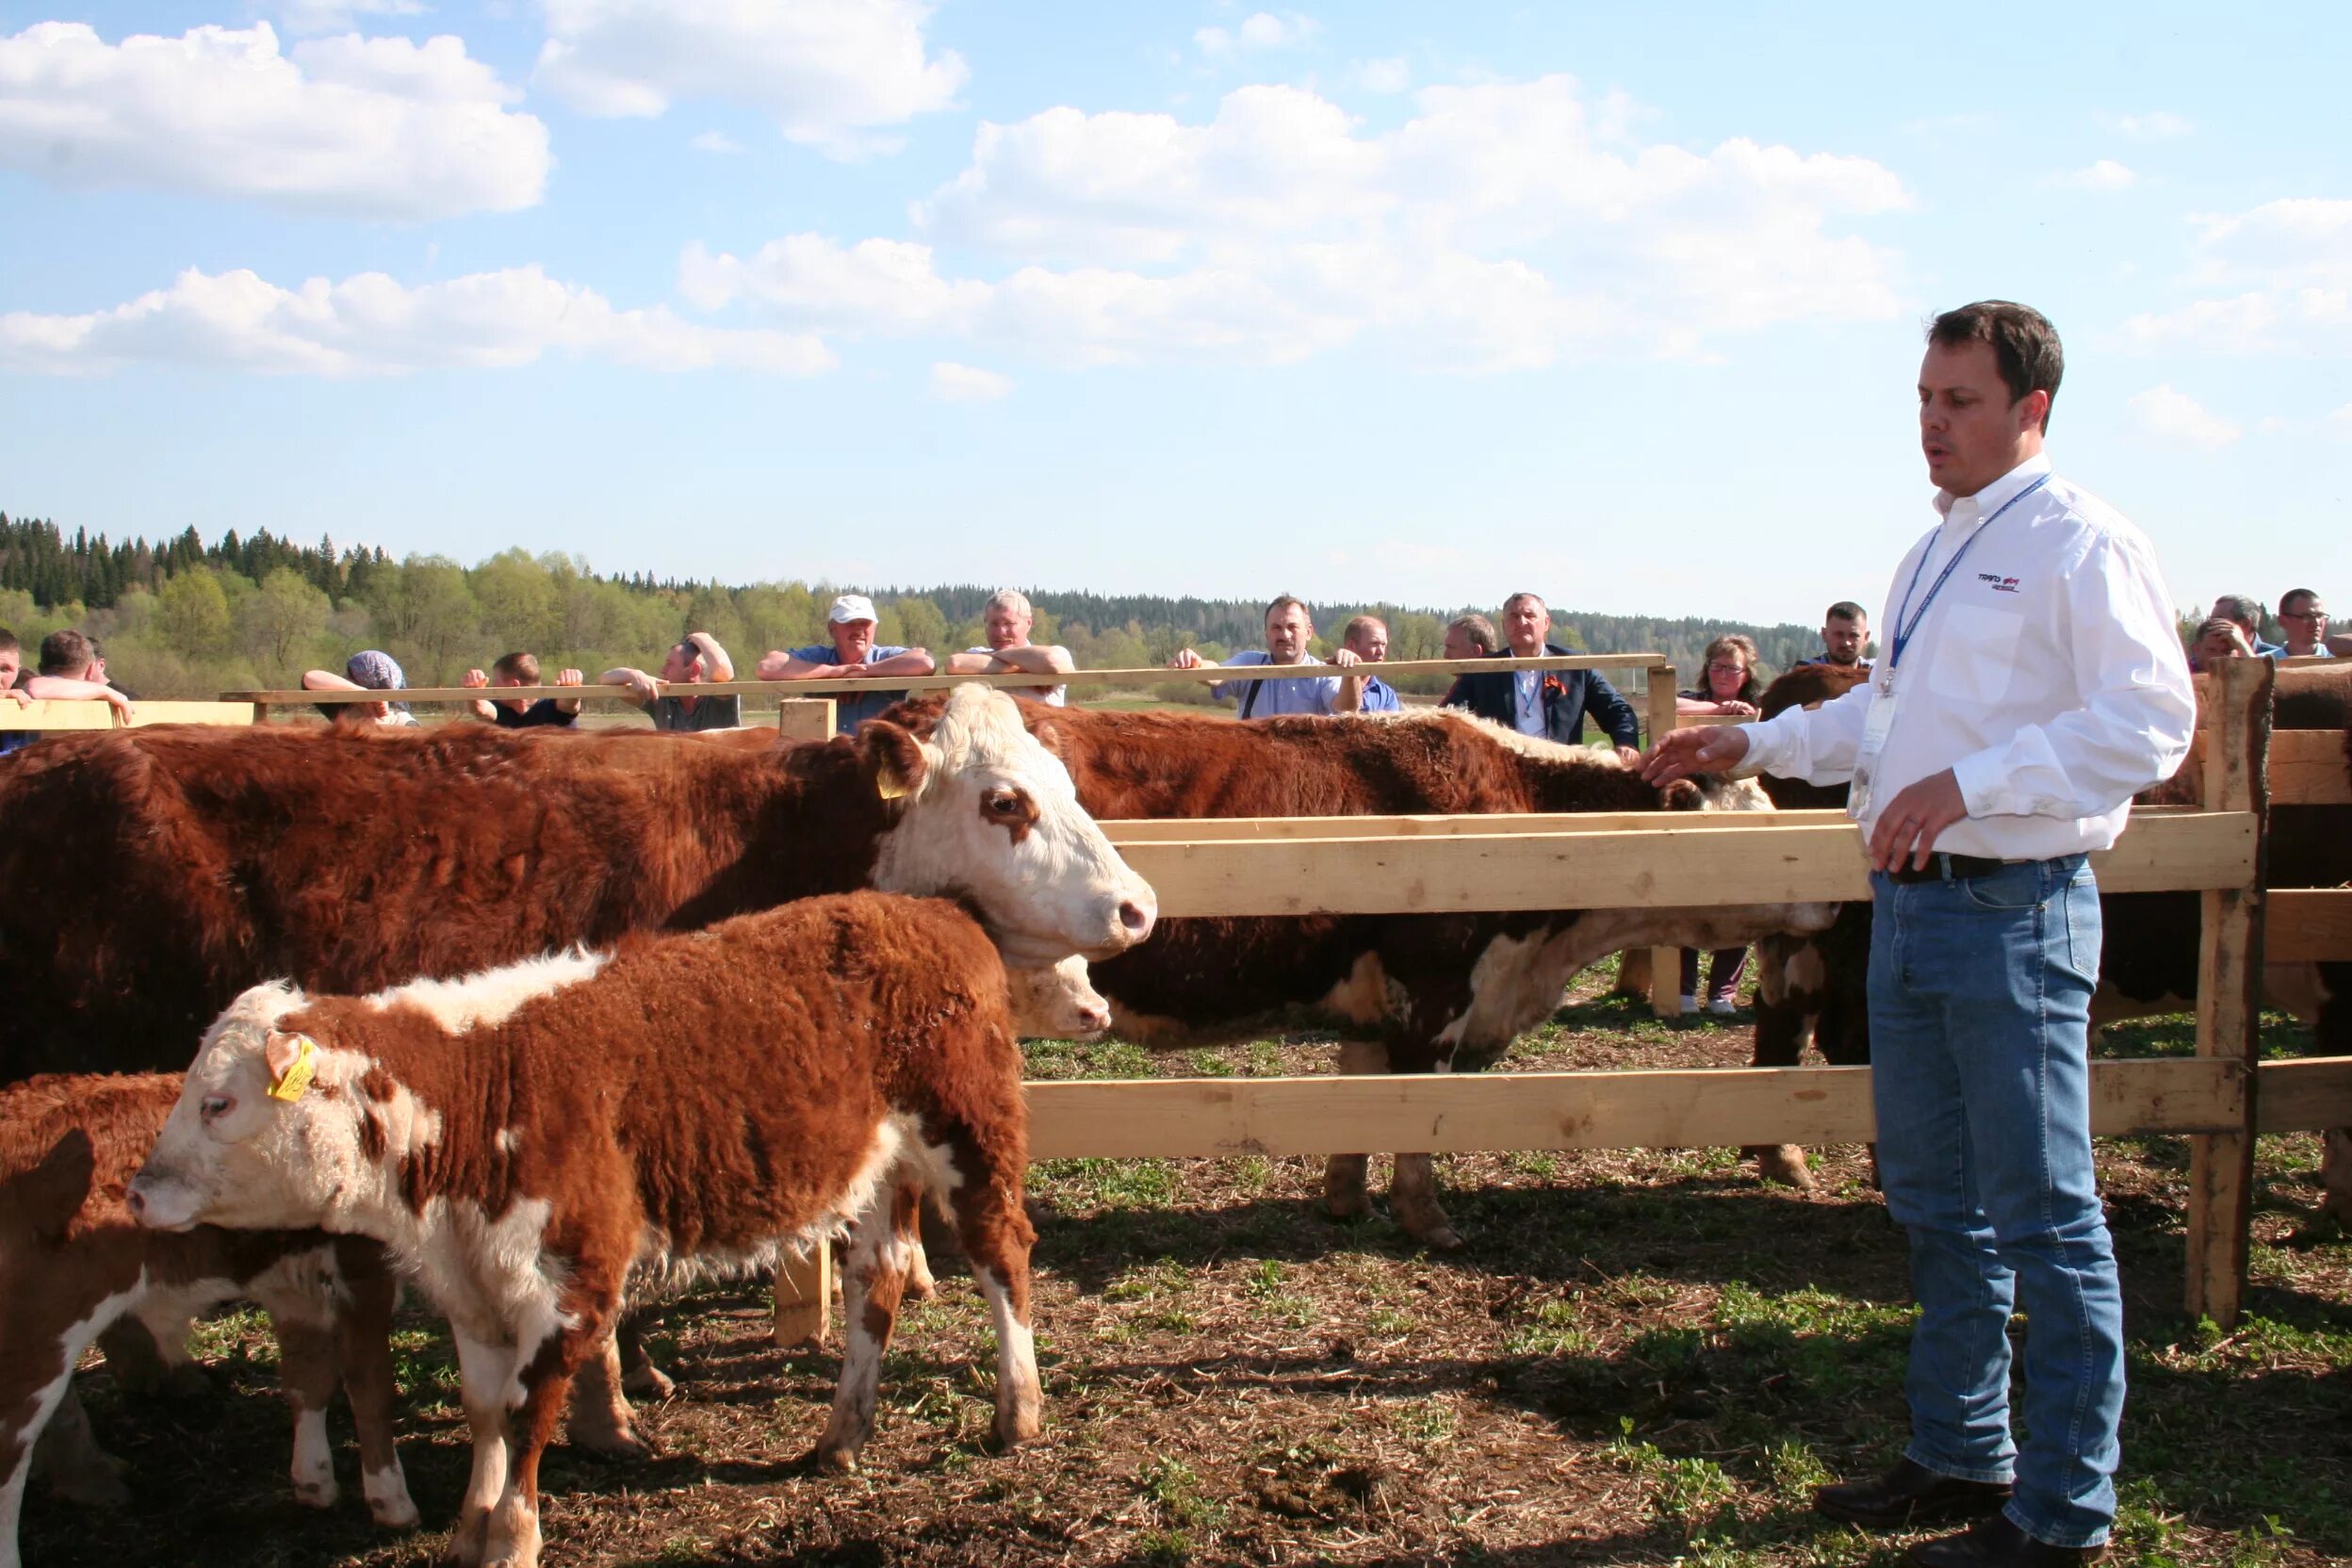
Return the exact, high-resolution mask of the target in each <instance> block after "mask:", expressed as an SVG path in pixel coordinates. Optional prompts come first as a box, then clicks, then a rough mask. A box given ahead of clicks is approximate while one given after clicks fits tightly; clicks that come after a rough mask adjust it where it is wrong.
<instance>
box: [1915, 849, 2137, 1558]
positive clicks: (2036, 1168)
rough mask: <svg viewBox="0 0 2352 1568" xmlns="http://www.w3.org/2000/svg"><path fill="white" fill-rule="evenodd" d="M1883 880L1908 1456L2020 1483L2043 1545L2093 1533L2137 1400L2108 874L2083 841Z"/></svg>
mask: <svg viewBox="0 0 2352 1568" xmlns="http://www.w3.org/2000/svg"><path fill="white" fill-rule="evenodd" d="M1870 892H1871V895H1872V897H1873V898H1874V899H1875V900H1876V907H1875V910H1874V912H1873V917H1872V923H1871V933H1870V1067H1871V1086H1872V1094H1873V1098H1874V1099H1875V1102H1876V1104H1877V1109H1878V1162H1879V1174H1880V1176H1881V1178H1882V1180H1883V1182H1884V1183H1885V1185H1886V1191H1887V1210H1888V1212H1889V1213H1891V1214H1892V1215H1893V1216H1894V1217H1895V1218H1896V1219H1897V1220H1898V1221H1899V1222H1901V1223H1902V1224H1903V1226H1904V1227H1905V1228H1906V1229H1907V1230H1908V1231H1909V1232H1910V1233H1911V1284H1912V1289H1913V1291H1914V1293H1915V1294H1916V1295H1917V1296H1918V1297H1919V1328H1918V1329H1917V1330H1916V1331H1914V1333H1913V1334H1912V1338H1911V1371H1910V1376H1909V1379H1908V1380H1907V1381H1906V1383H1905V1392H1906V1393H1907V1395H1908V1396H1909V1398H1910V1402H1911V1446H1910V1447H1909V1448H1908V1450H1906V1451H1907V1453H1908V1455H1909V1457H1910V1458H1911V1459H1912V1460H1914V1461H1916V1462H1918V1463H1919V1464H1921V1465H1923V1466H1925V1467H1926V1468H1927V1469H1929V1470H1932V1471H1934V1472H1936V1474H1937V1475H1942V1476H1954V1477H1958V1478H1962V1479H1964V1480H1977V1481H2003V1480H2011V1479H2014V1480H2015V1482H2016V1486H2017V1491H2016V1495H2014V1497H2013V1498H2012V1499H2011V1501H2010V1503H2009V1506H2008V1515H2009V1518H2010V1520H2011V1522H2012V1523H2014V1524H2016V1525H2017V1527H2019V1528H2020V1529H2022V1530H2024V1531H2025V1532H2026V1533H2027V1534H2029V1535H2031V1536H2033V1537H2034V1539H2035V1540H2037V1541H2043V1542H2047V1543H2049V1544H2051V1545H2054V1546H2093V1545H2098V1544H2100V1543H2102V1542H2104V1541H2105V1540H2106V1539H2107V1532H2108V1527H2110V1526H2111V1525H2112V1524H2113V1523H2114V1522H2115V1479H2114V1477H2115V1463H2116V1461H2117V1459H2118V1457H2119V1445H2118V1443H2117V1441H2116V1427H2117V1424H2118V1423H2119V1422H2120V1420H2121V1418H2122V1415H2123V1293H2122V1288H2121V1284H2120V1282H2119V1281H2118V1280H2117V1278H2116V1273H2115V1247H2114V1244H2113V1242H2112V1241H2110V1239H2109V1238H2108V1234H2107V1221H2106V1217H2105V1215H2104V1214H2103V1213H2102V1212H2101V1210H2100V1208H2099V1184H2098V1178H2097V1174H2096V1172H2095V1171H2094V1170H2093V1168H2092V1162H2091V1124H2090V1068H2089V1063H2088V1060H2087V1057H2088V1053H2089V1045H2090V1003H2091V992H2092V991H2093V989H2095V988H2096V987H2097V985H2098V976H2099V890H2098V889H2097V888H2096V887H2095V886H2094V885H2093V884H2092V881H2091V872H2090V867H2089V866H2088V864H2086V863H2085V861H2084V860H2083V858H2082V857H2081V856H2079V855H2074V856H2066V857H2064V858H2059V859H2055V860H2045V861H2032V862H2025V863H2021V864H2016V865H2010V866H2005V867H2003V868H2002V869H2001V871H2000V872H1998V873H1997V874H1993V875H1990V876H1981V877H1973V878H1968V879H1966V880H1961V881H1937V882H1924V883H1915V884H1912V885H1910V886H1906V887H1898V886H1897V885H1895V884H1894V883H1893V882H1890V881H1889V880H1887V877H1886V876H1884V875H1873V876H1872V877H1871V878H1870ZM2016 1309H2022V1310H2023V1311H2024V1313H2025V1317H2026V1330H2025V1402H2024V1403H2025V1408H2024V1416H2025V1425H2026V1433H2027V1436H2026V1443H2025V1446H2024V1447H2023V1449H2022V1450H2020V1449H2019V1448H2018V1446H2017V1444H2016V1443H2015V1442H2013V1441H2012V1439H2011V1437H2010V1433H2009V1334H2008V1330H2009V1317H2010V1314H2011V1312H2012V1311H2013V1310H2016Z"/></svg>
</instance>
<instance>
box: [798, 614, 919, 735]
mask: <svg viewBox="0 0 2352 1568" xmlns="http://www.w3.org/2000/svg"><path fill="white" fill-rule="evenodd" d="M874 620H875V616H874V601H873V600H872V599H870V598H868V597H866V596H865V595H863V594H843V595H842V596H841V597H839V598H837V599H835V600H834V601H833V608H832V609H831V610H829V611H827V612H826V613H825V634H826V635H827V636H829V637H831V638H832V639H833V642H832V645H830V646H827V645H825V644H823V643H817V644H812V645H809V646H808V647H805V648H793V649H792V650H791V651H789V652H787V651H785V650H783V649H780V648H778V649H775V650H772V651H770V652H769V654H768V655H767V656H766V657H765V658H763V659H761V660H760V679H762V680H846V679H864V678H869V677H872V678H882V677H886V676H893V675H895V676H926V675H929V674H930V673H931V672H932V670H933V669H934V668H935V666H934V665H933V663H932V661H931V653H930V650H929V649H927V648H901V647H887V646H883V645H878V644H876V643H875V642H874ZM905 695H906V692H905V691H904V690H903V689H897V688H891V689H887V690H880V691H873V692H837V693H835V694H834V697H833V716H834V726H835V727H836V728H838V729H839V730H840V731H841V733H842V734H844V735H855V734H856V733H857V732H858V726H859V725H861V724H864V723H865V722H866V721H867V720H868V719H870V718H873V717H874V715H875V714H876V713H879V712H881V711H882V710H884V709H885V708H888V707H889V706H890V704H892V703H894V702H896V701H898V699H899V698H901V697H903V696H905Z"/></svg>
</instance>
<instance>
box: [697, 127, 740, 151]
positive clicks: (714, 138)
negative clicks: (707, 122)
mask: <svg viewBox="0 0 2352 1568" xmlns="http://www.w3.org/2000/svg"><path fill="white" fill-rule="evenodd" d="M686 145H687V146H689V147H692V148H693V149H694V151H695V152H697V153H716V154H718V155H720V156H722V157H727V156H732V155H734V154H737V153H740V152H742V151H743V143H742V142H740V141H738V140H736V139H734V138H733V137H731V136H729V135H727V133H726V132H725V131H703V132H700V133H698V134H697V135H696V136H695V137H694V139H692V140H690V141H688V142H687V143H686Z"/></svg>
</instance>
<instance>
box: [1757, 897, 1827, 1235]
mask: <svg viewBox="0 0 2352 1568" xmlns="http://www.w3.org/2000/svg"><path fill="white" fill-rule="evenodd" d="M1820 969H1821V956H1820V955H1819V953H1818V952H1817V951H1815V949H1814V947H1813V944H1812V941H1811V939H1809V938H1805V937H1791V936H1776V937H1766V938H1764V939H1762V940H1761V941H1759V942H1757V943H1756V1050H1755V1054H1753V1055H1752V1056H1751V1057H1750V1058H1749V1060H1750V1062H1751V1063H1752V1064H1753V1065H1755V1066H1756V1067H1795V1066H1796V1065H1797V1064H1798V1063H1799V1062H1800V1061H1802V1060H1803V1059H1804V1057H1805V1046H1806V1044H1807V1043H1808V1042H1809V1041H1810V1040H1811V1039H1812V1038H1813V1037H1814V1036H1815V1035H1816V1034H1817V1032H1818V1030H1819V1027H1820V1025H1819V1020H1820V1016H1821V1015H1820V1006H1821V999H1820V990H1819V986H1818V984H1817V985H1816V986H1814V987H1812V988H1805V987H1803V986H1800V985H1798V984H1797V983H1796V982H1797V980H1798V979H1799V975H1800V972H1801V971H1802V972H1804V973H1807V974H1813V973H1818V972H1819V971H1820ZM1740 1154H1741V1155H1742V1156H1744V1157H1746V1158H1749V1159H1753V1160H1754V1161H1756V1175H1757V1177H1758V1178H1759V1179H1761V1180H1763V1181H1766V1182H1782V1183H1786V1184H1788V1185H1789V1186H1792V1187H1795V1188H1796V1189H1797V1190H1798V1191H1800V1192H1811V1191H1812V1190H1814V1188H1813V1172H1812V1171H1811V1170H1810V1169H1809V1168H1807V1167H1806V1164H1805V1150H1804V1148H1803V1147H1802V1146H1800V1145H1798V1144H1793V1143H1752V1144H1749V1145H1748V1146H1747V1147H1745V1148H1743V1149H1741V1150H1740Z"/></svg>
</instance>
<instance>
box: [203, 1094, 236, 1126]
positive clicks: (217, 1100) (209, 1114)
mask: <svg viewBox="0 0 2352 1568" xmlns="http://www.w3.org/2000/svg"><path fill="white" fill-rule="evenodd" d="M202 1108H203V1110H204V1119H205V1120H206V1121H215V1120H218V1119H220V1118H221V1117H224V1116H226V1115H228V1114H229V1113H230V1112H231V1111H233V1110H235V1109H237V1097H236V1096H235V1095H228V1094H208V1095H206V1096H204V1105H203V1107H202Z"/></svg>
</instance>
